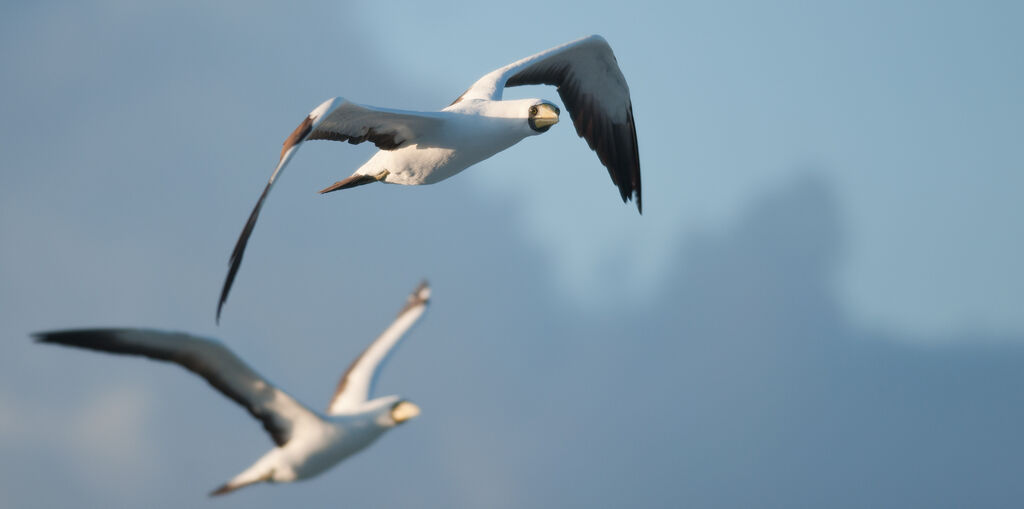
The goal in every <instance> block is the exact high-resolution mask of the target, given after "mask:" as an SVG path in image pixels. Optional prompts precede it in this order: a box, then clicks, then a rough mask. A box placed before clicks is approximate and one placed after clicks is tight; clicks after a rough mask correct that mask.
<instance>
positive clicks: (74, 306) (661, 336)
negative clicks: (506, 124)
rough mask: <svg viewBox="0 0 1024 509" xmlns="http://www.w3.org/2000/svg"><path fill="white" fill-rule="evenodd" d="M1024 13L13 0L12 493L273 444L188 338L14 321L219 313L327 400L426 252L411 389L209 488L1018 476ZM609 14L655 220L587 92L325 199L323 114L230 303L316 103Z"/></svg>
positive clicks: (745, 501)
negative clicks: (594, 135) (257, 213)
mask: <svg viewBox="0 0 1024 509" xmlns="http://www.w3.org/2000/svg"><path fill="white" fill-rule="evenodd" d="M1022 22H1024V8H1022V7H1021V4H1020V3H1017V2H990V3H967V2H948V3H947V2H919V3H915V2H900V3H899V5H892V3H891V2H858V3H857V4H856V5H855V6H850V5H844V4H835V5H825V4H822V3H816V2H792V3H779V2H771V3H766V2H751V3H743V2H740V3H729V4H724V3H721V2H705V3H684V4H683V5H673V6H668V5H659V4H651V5H646V4H641V3H627V4H622V3H618V2H615V3H600V2H585V3H576V4H567V5H564V6H562V5H557V6H556V5H547V3H546V2H544V3H542V2H515V3H494V4H490V3H475V4H470V5H462V4H458V3H440V2H430V3H429V5H428V3H426V2H423V3H422V5H421V3H420V2H408V3H405V2H388V3H386V4H374V3H372V2H358V3H351V4H349V3H345V2H333V3H328V2H321V3H315V4H308V3H304V4H302V5H298V6H293V5H290V4H286V3H283V2H244V3H243V2H210V3H207V2H202V3H195V4H185V5H182V6H160V5H146V4H145V3H142V2H133V1H123V2H122V1H108V2H46V3H27V2H5V3H3V4H2V5H0V68H2V70H3V71H2V73H0V91H2V92H3V93H2V94H0V140H2V141H0V144H2V147H3V153H4V159H5V162H4V163H3V165H2V170H0V171H2V174H0V175H2V177H3V178H2V181H0V335H2V337H3V338H4V340H3V347H2V348H3V350H2V352H0V506H3V507H68V506H75V507H142V506H145V507H189V506H195V505H200V504H203V505H205V504H206V503H207V499H206V498H205V494H206V493H207V492H208V491H209V490H210V489H212V488H214V487H216V486H218V485H219V484H221V483H222V482H223V481H225V480H227V479H228V478H230V477H232V476H234V475H235V474H236V473H238V472H239V471H241V470H242V469H243V468H245V467H246V466H248V465H249V464H250V463H251V462H252V461H253V460H255V459H256V458H258V457H259V456H260V455H261V454H263V452H264V451H265V450H266V449H267V448H269V447H270V445H271V442H270V440H269V439H268V437H266V435H265V434H264V433H263V430H262V429H261V427H260V426H259V424H258V423H256V422H255V421H253V420H252V419H250V418H249V416H248V415H247V414H246V413H245V412H244V411H243V410H241V409H240V408H238V407H237V406H235V405H233V404H231V403H230V402H229V401H228V400H226V399H225V398H223V397H221V396H220V395H219V394H216V393H215V392H213V391H212V390H210V388H209V387H208V386H207V385H206V384H205V383H203V382H202V381H201V380H199V379H197V378H195V377H194V376H192V375H190V374H188V373H186V372H185V371H183V370H181V369H180V368H177V367H172V366H165V365H157V364H154V363H151V362H147V361H144V360H141V359H130V358H122V357H112V356H106V355H101V354H94V353H90V352H83V351H73V350H70V349H61V348H57V347H48V346H38V345H34V344H32V343H31V341H30V339H29V337H28V334H29V333H30V332H32V331H38V330H47V329H55V328H64V327H82V326H148V327H160V328H169V329H177V330H184V331H189V332H193V333H198V334H204V335H210V336H213V337H217V338H220V339H222V340H224V341H225V342H226V343H227V344H229V345H230V346H231V347H232V348H233V349H235V350H236V351H237V352H238V353H239V354H240V355H242V356H243V357H244V358H246V359H247V360H248V361H249V362H250V363H251V364H252V365H253V366H254V367H255V368H256V369H257V370H259V371H260V372H262V373H264V374H265V375H267V376H268V377H269V378H270V379H272V380H274V381H275V382H276V383H278V384H280V385H281V386H282V387H283V388H285V389H286V390H288V391H289V392H291V393H292V394H294V395H295V396H297V397H298V398H299V399H300V400H302V401H304V402H306V403H308V404H309V405H311V406H312V407H314V408H317V409H322V408H323V407H324V406H325V405H326V402H327V400H328V398H329V397H330V394H331V393H332V391H333V389H334V384H335V382H336V381H337V378H338V377H339V376H340V374H341V373H342V371H343V370H344V369H345V367H346V366H348V364H349V362H350V361H351V359H352V358H353V357H354V356H356V355H357V354H358V353H359V352H360V351H361V350H362V349H363V348H364V347H365V345H366V344H367V343H368V342H369V341H370V340H371V339H372V338H373V337H374V336H375V335H376V334H377V333H378V332H379V331H380V330H381V329H382V328H383V327H384V326H385V325H386V324H387V323H388V322H389V321H390V320H391V318H392V317H393V316H394V313H395V312H397V310H398V309H399V308H400V307H401V305H402V302H403V299H404V297H405V295H406V294H407V293H408V292H409V291H410V290H411V289H412V288H413V287H414V286H415V285H416V283H417V282H418V281H419V280H420V279H421V278H423V277H426V278H428V279H429V280H430V281H431V283H432V284H433V286H434V304H433V307H432V308H431V310H430V311H429V312H428V314H427V316H426V317H425V320H424V321H423V323H421V324H420V325H419V327H418V328H417V329H416V330H415V331H414V332H413V334H412V335H411V336H410V337H409V339H408V342H407V343H406V344H405V345H404V346H403V347H402V349H401V350H400V351H399V352H398V353H397V355H396V356H395V357H394V358H393V359H392V361H391V362H390V363H389V365H388V367H387V369H386V370H385V371H384V373H383V375H382V377H381V379H380V382H381V383H380V387H379V389H380V390H379V394H389V393H400V394H402V395H403V396H405V397H408V398H410V399H412V400H413V401H415V402H417V403H418V404H419V405H420V406H421V407H422V408H423V410H424V413H423V415H422V416H421V417H420V418H419V419H417V420H416V421H414V422H413V423H411V424H410V425H408V426H403V427H402V428H399V429H396V430H394V431H393V432H391V433H390V434H389V435H387V436H385V437H384V438H383V439H382V440H381V441H380V442H378V443H377V444H375V445H374V446H373V447H371V448H370V449H369V450H367V451H366V452H364V453H362V454H360V455H358V456H357V457H354V458H352V459H350V460H349V461H348V462H346V463H343V464H342V465H340V466H339V467H337V468H335V469H334V470H332V471H330V472H328V473H326V474H325V475H323V476H321V477H319V478H316V479H313V480H311V481H308V482H303V483H299V484H294V485H283V486H258V487H254V488H248V489H245V490H242V491H240V492H238V493H236V494H232V495H230V496H228V497H225V498H221V499H214V500H212V501H210V502H209V504H210V505H217V506H219V507H280V506H284V505H292V506H314V507H322V506H325V505H328V504H329V505H332V506H343V507H411V506H424V507H446V508H447V507H626V506H632V507H636V506H647V507H678V506H692V507H944V506H945V507H1017V506H1019V504H1020V501H1021V500H1024V483H1022V482H1021V479H1020V473H1021V472H1022V471H1024V470H1022V469H1024V438H1022V437H1021V431H1020V430H1021V429H1024V398H1022V396H1021V387H1022V386H1024V385H1022V384H1024V369H1022V368H1024V313H1022V311H1024V271H1022V270H1021V269H1020V260H1022V259H1024V218H1022V213H1021V205H1020V200H1021V194H1022V191H1024V171H1022V170H1024V155H1022V151H1021V133H1022V131H1021V118H1024V97H1022V94H1021V92H1020V91H1021V90H1024V60H1022V59H1021V57H1020V50H1021V48H1022V47H1024V36H1022V35H1021V31H1020V26H1021V24H1022ZM591 33H599V34H602V35H604V36H605V37H606V38H607V39H608V41H609V42H610V43H611V45H612V47H613V48H614V50H615V53H616V55H617V57H618V60H619V63H620V65H621V67H622V69H623V72H624V73H625V75H626V77H627V79H628V81H629V84H630V87H631V90H632V95H633V106H634V112H635V116H636V121H637V131H638V138H639V145H640V151H641V162H642V168H643V184H644V210H645V213H644V215H643V216H640V215H638V214H637V213H636V209H635V206H634V205H632V204H630V205H623V204H622V203H620V202H619V200H618V196H617V192H616V190H615V188H614V186H613V185H612V184H611V182H610V180H609V178H608V176H607V173H606V171H605V170H604V169H603V168H602V167H601V166H600V163H599V162H598V161H597V158H596V156H595V155H593V153H591V152H590V150H589V149H587V147H586V144H585V142H584V141H582V140H580V139H578V138H577V137H576V136H575V133H574V132H573V129H572V127H571V125H569V123H568V122H565V123H563V124H561V125H559V126H556V127H555V128H554V129H552V130H551V131H550V132H549V133H547V134H545V135H544V136H539V137H536V138H531V139H528V140H525V141H524V142H522V143H521V144H519V145H518V146H516V147H514V148H513V149H511V150H508V151H506V152H504V153H502V154H500V155H499V156H497V157H494V158H493V159H491V160H488V161H485V162H484V163H481V164H479V165H477V166H476V167H474V168H472V169H470V170H468V171H467V172H465V173H464V174H462V175H459V176H458V177H456V178H453V179H451V180H449V181H446V182H444V183H442V184H439V185H436V186H426V187H420V188H406V187H398V186H383V185H376V186H367V187H363V188H359V189H355V190H351V191H344V192H339V193H335V194H332V195H329V196H318V195H317V194H316V191H317V190H318V189H320V188H322V187H324V186H326V185H328V184H330V183H332V182H334V181H335V180H337V179H339V178H342V177H345V176H347V175H349V174H350V173H351V172H352V170H353V169H355V168H356V167H358V166H359V165H360V164H361V163H362V162H363V161H364V160H365V159H367V158H368V157H369V156H370V154H372V150H373V149H372V147H365V146H358V147H353V146H350V145H347V144H338V143H330V142H316V143H309V144H307V145H305V146H304V148H303V150H302V152H301V153H300V154H299V156H298V157H297V158H296V159H295V161H294V162H293V163H292V165H291V166H290V167H289V168H288V172H287V173H286V174H285V175H284V176H283V177H282V179H281V181H280V183H279V185H278V186H276V188H275V190H274V193H273V195H272V196H271V197H270V198H269V200H268V202H267V205H266V207H265V208H264V212H263V217H262V218H261V221H260V224H259V225H258V227H257V228H256V231H255V233H254V235H253V238H252V242H251V243H250V246H249V248H250V249H249V251H248V253H247V255H246V260H245V264H244V265H243V267H242V269H241V272H240V273H239V277H238V281H237V282H236V284H235V288H234V291H233V294H232V296H231V299H230V300H229V301H228V303H227V305H226V306H225V309H224V315H223V319H222V323H221V326H220V327H217V326H215V325H214V321H213V317H214V310H215V305H216V298H217V295H218V292H219V290H220V285H221V283H222V281H223V277H224V274H225V270H226V268H227V259H228V255H229V254H230V251H231V247H232V245H233V243H234V241H235V238H236V236H237V234H238V232H239V230H240V229H241V227H242V225H243V223H244V221H245V218H246V215H247V214H248V213H249V210H250V208H251V206H252V205H253V203H254V202H255V200H256V198H257V197H258V195H259V192H260V190H261V189H262V187H263V185H264V183H265V181H266V178H267V177H268V176H269V174H270V172H271V170H272V169H273V166H274V163H275V162H276V159H277V156H278V152H279V150H280V144H281V142H282V141H283V140H284V138H285V137H286V136H287V135H288V133H290V132H291V130H292V129H293V128H294V127H295V125H297V124H298V122H299V121H300V120H301V119H302V118H303V116H304V115H305V114H306V113H307V112H308V111H310V110H311V109H312V108H313V107H315V106H316V105H317V104H319V103H320V102H321V101H323V100H325V99H327V98H329V97H333V96H336V95H342V96H345V97H347V98H349V99H351V100H353V101H356V102H362V103H367V104H374V105H381V106H390V107H397V108H409V109H423V110H427V109H437V108H440V107H443V106H444V105H446V104H448V103H449V102H451V100H452V99H454V98H455V97H456V96H458V95H459V94H460V93H461V92H462V91H463V90H464V89H465V88H466V87H467V86H468V85H469V84H470V83H472V82H473V81H474V80H476V79H477V78H478V77H479V76H480V75H482V74H484V73H485V72H488V71H490V70H492V69H494V68H497V67H499V66H501V65H504V64H506V63H509V62H511V61H513V60H516V59H519V58H522V57H524V56H527V55H529V54H532V53H534V52H537V51H540V50H543V49H546V48H549V47H551V46H554V45H556V44H560V43H563V42H566V41H569V40H572V39H575V38H578V37H581V36H584V35H587V34H591ZM507 96H508V97H529V96H540V97H544V98H548V99H554V100H555V101H556V102H560V101H558V98H557V94H556V92H555V90H554V89H552V88H544V87H531V88H524V89H515V90H514V91H512V92H510V93H509V94H507ZM566 120H568V118H566Z"/></svg>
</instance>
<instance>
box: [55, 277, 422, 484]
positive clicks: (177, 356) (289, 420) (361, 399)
mask: <svg viewBox="0 0 1024 509" xmlns="http://www.w3.org/2000/svg"><path fill="white" fill-rule="evenodd" d="M429 299H430V288H429V287H428V286H427V285H426V283H423V284H421V285H420V286H419V287H418V288H417V289H416V290H415V291H414V292H413V293H412V294H411V295H410V296H409V298H408V301H407V302H406V305H405V307H404V308H403V309H402V310H401V311H400V312H399V314H398V318H396V319H395V321H394V322H393V323H392V324H391V325H390V326H389V327H388V328H387V329H386V330H385V331H384V332H383V333H382V334H381V335H380V336H379V337H378V338H377V339H376V340H374V342H373V343H371V344H370V346H369V347H367V349H366V350H365V351H364V352H363V353H362V355H360V356H359V357H358V358H357V359H356V360H355V361H354V362H353V363H352V365H351V366H350V367H349V369H348V370H347V371H346V372H345V374H344V375H343V376H342V378H341V381H340V382H339V384H338V389H337V390H336V391H335V394H334V397H333V398H331V402H330V405H329V406H328V410H327V413H326V415H320V414H318V413H317V412H314V411H313V410H310V409H309V408H308V407H306V406H304V405H303V404H301V403H299V402H298V401H296V400H295V399H294V398H292V397H291V396H289V395H288V394H287V393H286V392H284V391H282V390H281V389H278V388H277V387H275V386H274V385H273V384H272V383H270V382H269V381H267V380H266V379H265V378H263V377H262V376H260V375H259V374H258V373H256V372H255V371H253V370H252V368H250V367H249V366H248V365H247V364H246V363H245V362H244V361H242V359H240V358H238V356H236V355H235V354H234V353H233V352H231V350H229V349H228V348H227V347H226V346H224V345H223V344H221V343H220V342H218V341H217V340H214V339H206V338H200V337H196V336H190V335H187V334H182V333H176V332H163V331H157V330H148V329H79V330H67V331H53V332H43V333H38V334H36V335H35V337H36V339H37V340H38V341H39V342H42V343H56V344H62V345H68V346H75V347H79V348H88V349H93V350H101V351H106V352H112V353H118V354H129V355H143V356H146V357H149V358H152V359H156V360H162V361H169V362H174V363H177V364H179V365H181V366H183V367H185V368H186V369H188V370H190V371H192V372H194V373H196V374H197V375H199V376H201V377H203V378H204V379H206V381H207V382H209V383H210V385H212V386H213V387H214V388H216V389H217V390H219V391H220V392H222V393H223V394H224V395H225V396H227V397H229V398H231V399H232V400H234V401H235V402H236V403H238V404H239V405H241V406H243V407H244V408H245V409H246V410H248V411H249V413H251V414H252V415H253V417H255V418H256V419H258V420H260V421H261V422H262V423H263V427H264V428H265V429H266V430H267V432H268V433H269V434H270V436H271V438H272V439H273V440H274V443H275V444H277V447H274V448H273V449H271V450H270V451H268V452H267V453H266V454H264V455H263V457H261V458H260V459H259V460H257V461H256V462H255V463H253V465H252V466H250V467H249V468H247V469H245V470H244V471H243V472H242V473H240V474H238V475H237V476H235V477H234V478H232V479H231V480H230V481H228V482H227V483H225V484H224V485H223V486H221V487H220V488H218V489H216V490H214V491H213V492H212V493H211V495H221V494H224V493H228V492H231V491H234V490H236V489H238V488H241V487H243V486H248V485H250V484H253V483H258V482H291V481H295V480H297V479H305V478H309V477H312V476H315V475H317V474H319V473H321V472H323V471H325V470H327V469H328V468H330V467H332V466H334V465H335V464H337V463H338V462H340V461H341V460H343V459H345V458H347V457H348V456H351V455H352V454H354V453H356V452H358V451H360V450H362V449H364V448H365V447H367V446H368V445H370V444H371V443H372V442H373V441H374V440H376V439H377V438H378V437H380V436H381V435H382V434H384V432H386V431H388V430H389V429H391V428H393V427H395V426H396V425H398V424H401V423H403V422H406V421H408V420H409V419H412V418H414V417H416V416H417V415H419V412H420V410H419V407H417V406H416V405H415V404H413V403H411V402H409V401H406V400H403V399H401V398H399V397H398V396H385V397H380V398H375V399H370V394H371V392H372V390H373V385H374V381H375V380H376V377H377V375H378V374H379V373H380V370H381V367H382V366H383V364H384V361H385V360H386V359H387V357H388V355H389V354H390V353H391V352H393V351H394V348H395V346H397V345H398V343H399V342H400V341H401V339H402V338H403V337H404V335H405V333H406V332H408V330H409V329H410V328H411V327H412V326H413V325H414V324H415V323H416V321H417V320H418V319H419V318H420V316H422V315H423V312H424V311H425V310H426V306H427V303H428V302H429Z"/></svg>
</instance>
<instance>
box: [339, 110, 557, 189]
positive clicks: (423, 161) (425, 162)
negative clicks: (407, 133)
mask: <svg viewBox="0 0 1024 509" xmlns="http://www.w3.org/2000/svg"><path fill="white" fill-rule="evenodd" d="M332 101H333V99H332ZM543 102H544V101H542V100H541V99H522V100H516V101H490V100H486V99H473V100H468V101H465V100H464V101H459V102H458V103H455V104H452V105H451V106H448V107H447V108H445V109H443V110H441V112H438V113H426V112H422V113H421V114H423V115H433V116H434V117H435V118H437V119H438V121H439V128H438V129H437V130H434V131H431V132H429V133H427V134H424V135H422V136H420V137H419V138H418V139H417V140H416V143H414V144H411V145H407V146H405V147H402V148H398V149H395V150H378V151H377V153H376V154H374V155H373V157H371V158H370V160H368V161H366V163H364V164H363V165H362V166H361V167H359V168H358V169H357V170H356V171H355V173H354V175H366V176H371V177H372V176H376V175H380V174H381V173H382V172H384V171H385V170H386V171H387V174H386V176H385V177H383V179H381V180H380V181H381V182H385V183H387V184H402V185H412V186H415V185H425V184H434V183H437V182H440V181H442V180H445V179H447V178H449V177H452V176H454V175H456V174H458V173H459V172H461V171H462V170H465V169H466V168H469V167H470V166H473V165H474V164H476V163H479V162H480V161H483V160H484V159H487V158H489V157H491V156H493V155H495V154H497V153H498V152H501V151H503V150H505V149H507V148H509V147H511V146H513V145H515V144H516V143H519V142H520V141H522V140H523V139H525V138H526V137H528V136H534V135H538V134H540V132H537V131H534V130H532V129H529V126H528V125H527V124H526V123H525V122H523V121H522V118H521V112H522V111H525V110H527V109H529V107H530V106H533V105H536V104H542V103H543Z"/></svg>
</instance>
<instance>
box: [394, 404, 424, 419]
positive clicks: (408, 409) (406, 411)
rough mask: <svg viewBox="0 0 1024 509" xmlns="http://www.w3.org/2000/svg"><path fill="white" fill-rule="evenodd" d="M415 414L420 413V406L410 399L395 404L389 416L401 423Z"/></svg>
mask: <svg viewBox="0 0 1024 509" xmlns="http://www.w3.org/2000/svg"><path fill="white" fill-rule="evenodd" d="M417 415H420V407H418V406H416V405H415V404H413V403H412V402H410V401H402V402H401V403H399V404H397V405H395V408H392V409H391V418H392V419H394V420H395V422H396V423H403V422H405V421H408V420H409V419H412V418H413V417H416V416H417Z"/></svg>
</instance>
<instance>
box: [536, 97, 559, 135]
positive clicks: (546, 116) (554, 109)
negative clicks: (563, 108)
mask: <svg viewBox="0 0 1024 509" xmlns="http://www.w3.org/2000/svg"><path fill="white" fill-rule="evenodd" d="M559 113H560V111H559V109H558V106H555V105H554V104H551V103H549V102H547V101H540V102H538V103H536V104H533V105H531V106H530V109H529V111H528V114H529V117H528V118H529V122H530V129H533V130H534V131H536V132H538V133H543V132H546V131H547V130H548V129H551V126H553V125H555V124H557V123H558V114H559Z"/></svg>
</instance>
